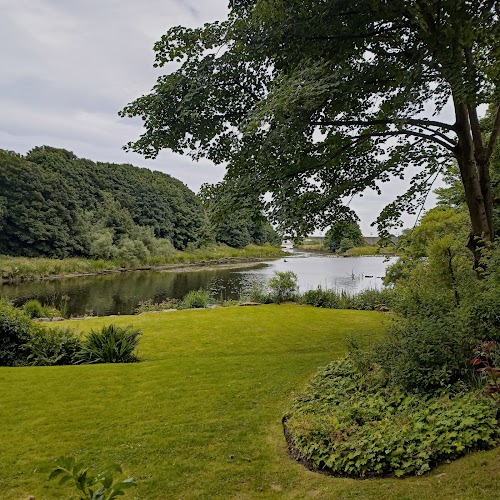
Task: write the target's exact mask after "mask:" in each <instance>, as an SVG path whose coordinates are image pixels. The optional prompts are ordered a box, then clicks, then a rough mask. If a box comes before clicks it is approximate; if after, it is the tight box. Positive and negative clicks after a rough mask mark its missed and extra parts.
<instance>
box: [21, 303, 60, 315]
mask: <svg viewBox="0 0 500 500" xmlns="http://www.w3.org/2000/svg"><path fill="white" fill-rule="evenodd" d="M23 312H24V314H26V316H28V317H29V318H53V317H54V316H57V315H58V314H60V313H59V311H58V310H57V309H56V308H55V307H51V306H42V304H41V303H40V302H39V301H38V300H36V299H32V300H28V302H26V303H25V304H24V305H23Z"/></svg>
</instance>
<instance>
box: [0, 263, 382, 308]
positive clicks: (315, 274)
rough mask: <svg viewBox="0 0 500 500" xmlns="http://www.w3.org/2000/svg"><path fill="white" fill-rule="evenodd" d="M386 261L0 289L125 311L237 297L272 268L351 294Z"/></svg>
mask: <svg viewBox="0 0 500 500" xmlns="http://www.w3.org/2000/svg"><path fill="white" fill-rule="evenodd" d="M390 262H391V260H387V259H385V258H384V257H354V258H339V257H331V256H323V255H316V254H314V255H313V254H305V253H295V254H292V255H290V256H287V257H286V258H285V259H278V260H274V261H269V262H265V263H261V264H254V265H250V266H249V267H248V268H244V269H242V268H239V269H219V270H203V271H196V272H161V271H136V272H129V273H120V274H108V275H101V276H84V277H78V278H65V279H58V280H51V281H39V282H32V283H21V284H18V285H3V286H2V287H0V293H1V294H2V295H4V296H6V297H8V298H10V299H12V300H14V302H15V303H16V304H22V303H24V302H25V301H26V300H28V299H30V298H38V299H39V300H40V301H41V302H42V303H44V304H51V303H52V304H55V305H56V306H57V305H58V303H59V302H60V300H61V298H63V297H68V301H67V312H68V313H69V314H71V315H74V316H78V315H83V314H89V313H93V314H97V315H109V314H130V313H132V312H133V311H134V309H135V308H136V307H137V305H138V304H139V302H141V301H144V300H149V299H151V300H153V302H161V301H162V300H165V299H166V298H168V297H175V298H182V297H184V296H185V295H186V293H187V292H189V291H190V290H197V289H199V288H206V289H208V290H210V291H211V293H212V294H213V296H214V297H217V298H223V299H237V298H239V297H240V295H241V294H242V293H244V292H245V291H246V290H248V289H249V288H250V287H251V286H252V284H253V283H256V282H257V283H265V282H266V281H267V280H268V279H269V278H270V277H271V276H272V275H273V273H274V271H293V272H294V273H296V274H297V276H298V281H299V286H300V289H301V290H302V291H305V290H307V289H311V288H316V287H318V286H322V287H323V288H335V289H338V290H348V291H350V292H357V291H360V290H363V289H366V288H379V287H380V286H382V279H381V277H382V276H384V274H385V269H386V267H387V266H388V265H389V264H390Z"/></svg>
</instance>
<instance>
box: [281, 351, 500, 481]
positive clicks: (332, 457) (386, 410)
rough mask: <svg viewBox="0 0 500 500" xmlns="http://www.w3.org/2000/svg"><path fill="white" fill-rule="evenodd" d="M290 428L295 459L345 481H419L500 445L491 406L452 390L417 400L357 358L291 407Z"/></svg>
mask: <svg viewBox="0 0 500 500" xmlns="http://www.w3.org/2000/svg"><path fill="white" fill-rule="evenodd" d="M285 427H286V431H287V433H289V439H290V441H291V444H292V446H293V448H294V451H295V453H296V455H297V456H298V458H301V459H305V460H306V461H307V462H308V463H309V464H310V465H311V466H312V467H313V468H314V469H316V470H321V471H326V472H330V473H332V474H335V475H341V476H354V477H367V476H375V475H384V474H388V473H393V474H395V475H396V476H398V477H399V476H403V475H406V474H416V475H420V474H423V473H425V472H427V471H428V470H430V469H431V467H433V466H435V465H436V464H437V463H439V462H442V461H445V460H450V459H455V458H458V457H460V456H462V455H464V454H465V453H468V452H471V451H473V450H477V449H485V448H490V447H493V446H495V445H496V444H497V443H498V438H499V437H500V433H499V432H498V420H497V408H496V406H495V404H494V402H493V401H491V400H489V399H488V398H484V397H480V395H479V394H478V392H467V391H464V390H463V387H460V386H456V387H450V388H448V389H447V390H443V391H441V392H439V393H436V394H434V395H422V394H420V395H416V394H412V393H407V392H404V391H402V390H400V389H398V388H397V387H394V386H391V385H388V384H387V383H386V382H385V381H384V380H383V377H381V374H380V372H379V371H378V369H377V368H376V366H375V367H373V366H372V367H371V369H370V370H368V371H367V373H363V372H361V371H359V370H358V369H356V366H355V363H354V362H353V360H352V359H350V358H347V359H345V360H343V361H337V362H333V363H331V364H330V365H328V366H327V367H326V368H324V369H323V370H321V371H320V372H319V373H318V374H317V375H316V377H315V378H314V379H313V381H312V382H311V384H310V385H309V387H308V388H307V389H306V390H305V392H304V393H303V394H301V395H300V396H299V397H298V398H297V399H296V400H295V401H294V403H293V405H292V408H291V409H290V410H289V411H288V413H287V415H286V422H285Z"/></svg>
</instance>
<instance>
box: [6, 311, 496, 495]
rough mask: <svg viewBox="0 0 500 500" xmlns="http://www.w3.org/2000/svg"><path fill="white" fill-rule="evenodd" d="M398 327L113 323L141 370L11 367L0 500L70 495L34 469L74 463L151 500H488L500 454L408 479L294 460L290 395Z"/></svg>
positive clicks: (316, 319) (186, 315)
mask: <svg viewBox="0 0 500 500" xmlns="http://www.w3.org/2000/svg"><path fill="white" fill-rule="evenodd" d="M387 320H388V319H387V316H384V315H382V314H380V313H378V312H370V311H339V310H331V309H321V308H313V307H307V306H298V305H288V304H282V305H280V306H277V305H264V306H261V307H248V308H243V307H233V308H220V309H203V310H186V311H178V312H175V313H169V314H148V313H146V314H141V315H139V316H127V317H120V318H113V323H115V324H117V325H119V326H126V325H129V324H130V325H132V327H133V328H140V329H141V331H142V333H143V336H142V338H141V351H140V354H141V359H142V361H143V362H141V363H132V364H107V365H104V364H103V365H81V366H66V367H32V368H2V369H0V393H1V394H2V405H1V406H0V420H1V422H2V426H1V427H0V442H1V443H2V454H1V456H0V462H1V467H0V491H1V492H2V498H3V499H5V500H18V499H19V498H24V497H26V498H27V497H28V496H29V495H34V496H35V497H36V498H59V497H61V496H63V495H62V493H61V490H60V489H59V487H58V486H57V484H54V483H53V482H50V481H46V480H45V479H44V478H43V476H42V475H41V474H36V473H34V472H33V470H34V468H35V467H36V466H38V465H40V464H42V463H45V462H47V461H48V460H50V459H51V458H52V457H57V456H61V455H65V456H78V459H79V461H82V462H84V463H86V464H89V465H91V466H92V468H93V469H94V470H99V469H101V468H102V467H104V466H106V465H107V464H109V463H113V462H115V463H120V464H121V465H122V466H123V468H124V470H126V471H127V472H128V473H129V474H130V475H133V476H134V477H135V478H136V479H137V488H135V489H134V490H132V491H131V494H132V496H135V497H136V498H141V499H143V498H148V499H162V498H165V499H167V498H186V499H189V498H202V497H204V498H221V499H222V498H237V497H239V498H245V497H246V498H280V499H281V498H294V499H302V498H308V497H316V498H325V499H359V498H363V499H382V498H383V499H403V498H404V499H408V500H412V499H415V500H416V499H418V500H421V499H425V500H427V499H429V500H430V499H433V500H434V499H448V498H460V500H478V499H479V500H481V499H488V500H491V498H494V497H495V495H496V493H497V486H498V485H497V481H496V477H498V474H499V473H500V461H499V460H498V458H499V454H498V450H491V451H485V452H478V453H474V454H470V455H468V456H466V457H464V458H461V459H459V460H457V461H455V462H453V463H451V464H447V465H444V466H441V467H438V468H437V469H436V470H435V471H432V472H431V473H429V474H425V475H424V476H420V477H409V478H407V479H405V480H397V479H390V478H385V479H376V480H370V481H357V480H353V479H338V478H332V477H326V476H323V475H320V474H313V473H311V472H309V471H308V470H307V469H306V468H304V467H303V466H301V465H300V464H298V463H297V462H295V461H294V460H292V459H291V458H290V457H289V456H288V451H287V447H286V443H285V440H284V437H283V428H282V425H281V417H282V415H283V412H284V411H285V410H286V408H287V407H288V406H289V403H290V398H291V396H292V395H293V393H294V392H295V391H296V390H297V388H300V387H302V386H303V385H304V384H306V382H307V381H308V380H309V379H310V378H311V376H312V375H313V374H314V373H315V372H316V371H317V368H318V366H324V365H326V364H327V363H329V362H330V361H331V360H332V359H335V358H338V357H341V356H344V355H345V353H346V343H345V338H346V336H353V337H355V338H356V339H357V340H358V342H359V344H360V346H361V347H368V346H369V345H370V344H371V343H372V342H373V341H374V340H376V339H377V338H380V337H381V336H382V333H383V331H384V328H385V322H387ZM109 322H110V320H109V318H91V319H86V320H74V321H69V322H65V323H63V325H62V326H66V325H71V327H72V328H76V329H80V330H84V331H89V330H90V329H97V328H100V327H102V326H104V325H106V324H109ZM53 326H54V325H51V327H53ZM61 408H63V409H64V411H61ZM63 491H67V492H68V494H67V495H66V496H69V494H70V492H71V489H70V488H68V489H67V490H63Z"/></svg>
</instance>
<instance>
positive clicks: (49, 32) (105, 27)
mask: <svg viewBox="0 0 500 500" xmlns="http://www.w3.org/2000/svg"><path fill="white" fill-rule="evenodd" d="M227 3H228V0H0V61H1V68H2V69H1V71H0V148H1V149H11V150H14V151H17V152H19V153H22V154H25V153H26V152H27V151H29V150H30V149H32V148H33V147H35V146H40V145H50V146H54V147H60V148H65V149H68V150H70V151H73V152H74V153H75V154H76V155H77V156H80V157H84V158H90V159H92V160H94V161H107V162H115V163H132V164H134V165H137V166H145V167H149V168H152V169H155V170H161V171H163V172H166V173H168V174H170V175H172V176H173V177H176V178H178V179H180V180H181V181H183V182H184V183H186V184H187V185H188V186H189V187H190V188H191V189H193V190H194V191H197V190H198V189H199V187H200V185H201V184H203V183H204V182H210V183H213V182H217V181H219V180H221V179H222V177H223V174H224V169H223V168H222V167H217V166H214V165H213V164H211V163H210V162H208V161H200V162H198V163H195V162H193V161H191V160H190V159H189V158H188V157H183V156H180V155H177V154H174V153H172V152H170V151H165V152H162V153H161V154H160V155H159V157H158V158H157V159H156V160H146V159H144V158H143V157H142V156H140V155H137V154H135V153H127V152H125V151H123V150H122V146H123V145H124V144H125V143H127V142H128V141H130V140H134V139H136V138H138V137H139V135H140V134H141V122H139V121H133V120H130V119H122V118H119V117H118V116H117V112H118V111H119V110H120V109H122V108H123V107H124V106H125V105H126V104H127V103H129V102H131V101H132V100H134V99H135V98H136V97H138V96H140V95H143V94H145V93H148V92H149V90H150V89H151V87H152V86H153V85H154V83H155V81H156V78H157V77H158V75H159V74H160V70H155V69H154V68H153V67H152V64H153V59H154V53H153V50H152V47H153V44H154V42H155V41H156V40H158V39H159V38H160V37H161V35H163V34H164V33H165V32H166V30H167V29H168V28H169V27H171V26H175V25H183V26H192V27H195V26H200V25H202V24H203V23H205V22H210V21H214V20H216V19H222V18H224V17H225V16H226V13H227ZM402 190H403V184H402V183H401V181H394V182H391V183H390V185H386V186H385V190H384V194H383V196H377V195H375V194H371V193H366V195H365V196H364V197H363V198H360V199H357V200H353V202H352V204H351V206H352V207H353V208H354V209H355V210H356V212H357V213H358V215H359V216H360V218H361V223H362V224H361V226H362V229H363V233H364V234H365V235H370V234H376V231H375V229H374V228H372V227H370V223H371V222H373V220H374V219H375V218H376V216H377V214H378V213H379V212H380V210H381V209H382V207H383V206H384V205H385V204H386V203H387V202H389V201H391V200H392V199H393V198H394V197H395V195H397V194H399V193H400V192H402ZM433 199H434V198H433V196H431V197H430V201H429V204H430V205H432V203H433ZM413 221H414V217H409V218H407V219H406V220H405V222H406V225H413Z"/></svg>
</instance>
